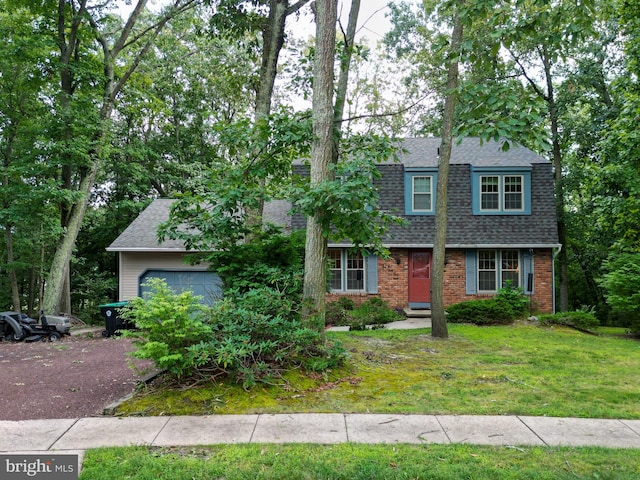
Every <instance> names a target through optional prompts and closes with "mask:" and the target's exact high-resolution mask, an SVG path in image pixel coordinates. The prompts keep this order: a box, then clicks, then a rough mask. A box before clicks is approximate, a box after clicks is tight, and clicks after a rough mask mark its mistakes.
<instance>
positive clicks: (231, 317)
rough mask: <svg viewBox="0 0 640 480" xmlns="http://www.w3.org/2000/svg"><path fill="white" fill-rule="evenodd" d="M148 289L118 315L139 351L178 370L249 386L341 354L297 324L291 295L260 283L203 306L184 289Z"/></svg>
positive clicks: (156, 285) (158, 283)
mask: <svg viewBox="0 0 640 480" xmlns="http://www.w3.org/2000/svg"><path fill="white" fill-rule="evenodd" d="M149 284H150V285H149V286H150V287H151V290H152V293H151V295H148V297H147V298H145V299H134V300H133V301H132V302H131V307H130V308H129V309H128V311H127V312H126V313H125V314H124V315H125V318H128V319H130V320H132V321H133V322H134V323H135V325H136V327H138V328H139V330H137V331H132V332H126V334H128V335H129V336H132V337H134V338H135V340H134V343H135V345H136V346H137V347H138V348H137V350H136V351H135V352H134V355H135V356H136V357H137V358H145V359H150V360H152V361H153V362H154V364H155V365H156V367H158V368H162V369H166V370H167V371H168V372H169V373H170V374H172V375H174V376H176V377H178V378H181V377H192V376H206V377H209V378H211V377H213V378H215V377H217V376H222V375H224V376H228V377H230V378H232V379H233V380H235V381H237V382H239V383H241V384H242V385H243V386H244V387H245V388H250V387H252V386H254V385H255V384H256V383H258V382H262V381H268V380H269V379H271V378H273V377H277V376H279V375H280V374H281V372H282V370H284V369H287V368H293V367H301V368H304V369H310V370H324V369H327V368H331V367H333V366H336V365H339V364H341V363H342V361H343V360H344V349H343V348H342V347H341V346H340V345H339V344H332V345H328V346H327V345H324V344H323V341H322V337H321V334H320V333H319V332H316V331H315V330H312V329H309V328H304V327H303V326H302V325H301V322H300V317H299V314H298V312H297V311H296V310H295V308H294V305H295V304H294V302H292V300H291V299H289V298H288V297H287V295H286V294H285V293H283V292H279V291H277V290H273V289H270V288H266V287H262V288H258V289H253V290H250V291H248V292H245V293H242V294H240V293H236V294H235V295H230V296H227V297H226V298H225V299H223V300H220V301H218V302H216V303H215V304H214V305H213V306H212V307H205V306H202V305H201V304H200V303H199V302H198V300H199V299H198V298H197V297H194V296H193V295H192V294H191V293H189V292H183V293H181V294H179V295H176V294H175V293H173V292H172V291H171V290H170V289H169V288H168V287H167V285H166V283H165V282H164V281H162V280H157V279H154V280H152V281H150V282H149Z"/></svg>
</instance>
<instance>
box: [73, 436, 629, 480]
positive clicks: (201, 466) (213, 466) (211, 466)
mask: <svg viewBox="0 0 640 480" xmlns="http://www.w3.org/2000/svg"><path fill="white" fill-rule="evenodd" d="M638 465H640V450H623V449H617V450H616V449H603V448H539V447H536V448H531V447H488V446H475V445H434V444H429V445H358V444H339V445H264V444H263V445H261V444H251V445H214V446H210V447H183V448H146V447H131V448H110V449H98V450H89V451H88V452H87V453H86V455H85V458H84V467H83V471H82V472H81V474H80V479H81V480H89V479H91V480H102V479H104V480H112V479H114V478H135V479H138V480H144V479H149V480H161V479H167V480H183V479H184V480H192V479H201V480H204V479H207V480H208V479H212V478H225V479H227V480H232V479H251V480H256V479H264V480H268V479H287V480H296V479H306V480H308V479H322V480H325V479H329V478H330V479H335V480H340V479H345V480H346V479H348V480H358V479H371V478H381V479H387V480H393V479H413V478H425V479H427V478H428V479H433V480H436V479H439V480H460V479H465V478H468V479H474V480H516V479H517V480H528V479H530V480H563V479H572V480H574V479H587V478H589V479H616V480H626V479H629V480H631V479H634V480H635V479H636V478H638V475H640V468H639V467H638Z"/></svg>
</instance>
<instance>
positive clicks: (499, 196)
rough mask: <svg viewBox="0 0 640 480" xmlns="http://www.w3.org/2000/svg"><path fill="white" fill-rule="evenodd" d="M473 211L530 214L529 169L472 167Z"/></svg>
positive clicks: (477, 212) (479, 213) (491, 213)
mask: <svg viewBox="0 0 640 480" xmlns="http://www.w3.org/2000/svg"><path fill="white" fill-rule="evenodd" d="M472 195H473V213H474V215H529V214H531V170H530V169H523V168H514V167H511V168H504V169H502V170H500V171H498V170H497V169H495V168H491V169H485V168H476V169H472Z"/></svg>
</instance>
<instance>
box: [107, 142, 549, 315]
mask: <svg viewBox="0 0 640 480" xmlns="http://www.w3.org/2000/svg"><path fill="white" fill-rule="evenodd" d="M439 146H440V139H439V138H413V139H406V140H405V141H404V142H403V144H402V147H403V149H404V152H403V153H402V154H401V155H400V158H399V160H400V161H399V162H397V163H396V162H388V163H384V164H380V165H379V166H378V168H379V169H380V171H381V173H382V176H381V178H380V179H379V180H377V184H376V187H377V188H378V191H379V196H380V203H379V206H378V207H379V208H381V209H385V210H387V211H390V212H393V213H395V214H397V215H399V216H402V217H403V218H405V219H406V220H407V223H408V225H407V226H394V227H392V228H391V230H390V231H389V232H388V235H387V237H386V238H385V239H384V244H385V246H387V247H388V248H389V250H390V251H391V256H390V258H387V259H382V258H377V257H375V256H373V255H371V256H365V257H363V256H361V255H359V254H357V253H353V252H352V251H350V247H351V246H352V245H350V244H349V243H348V242H338V243H330V244H329V260H330V279H329V289H330V293H329V294H328V295H329V299H330V300H331V299H335V298H337V297H339V296H350V297H351V298H353V299H354V300H355V301H357V302H359V301H364V300H365V299H367V298H369V297H371V296H378V297H381V298H382V299H384V300H386V301H387V302H388V303H389V305H390V306H392V307H399V308H405V307H412V308H428V307H429V306H430V303H431V270H432V250H433V243H434V236H435V206H436V183H437V176H438V171H437V170H438V148H439ZM448 197H449V198H448V207H447V214H448V225H447V244H446V264H445V292H444V298H445V304H447V305H449V304H452V303H457V302H460V301H464V300H469V299H475V298H484V297H487V296H491V295H494V294H495V293H496V292H497V290H498V289H500V288H501V287H502V286H504V285H505V284H506V283H507V282H511V284H512V285H515V286H521V287H523V289H524V290H525V293H526V294H528V295H531V299H532V301H533V303H534V305H535V308H536V309H537V310H539V311H542V312H552V311H553V310H554V294H553V292H554V275H553V257H554V254H555V253H556V252H557V251H559V249H560V248H561V245H560V244H558V234H557V221H556V214H555V202H554V182H553V174H552V168H551V164H550V162H549V161H548V160H546V159H544V158H543V157H541V156H539V155H537V154H535V153H534V152H532V151H531V150H529V149H526V148H523V147H516V146H512V148H511V149H509V150H507V151H503V150H502V149H501V144H499V143H496V142H489V143H485V144H482V145H481V142H480V140H479V139H476V138H467V139H464V140H463V141H462V142H461V143H460V144H454V146H453V150H452V154H451V162H450V169H449V185H448ZM170 204H171V200H156V201H155V202H153V203H152V204H151V205H150V206H149V207H148V208H147V210H145V211H144V212H142V213H141V215H140V217H138V219H136V220H135V221H134V222H133V223H132V224H131V225H130V226H129V227H128V228H127V229H126V230H125V231H124V232H123V233H122V235H120V236H119V237H118V238H117V239H116V240H115V241H114V242H113V244H112V245H111V246H110V247H109V248H108V250H110V251H116V252H119V259H120V260H119V264H120V269H119V271H120V273H119V282H120V293H119V300H127V299H129V298H131V297H134V296H137V295H140V294H141V292H142V287H141V285H142V284H143V283H144V282H145V281H146V280H147V279H148V278H150V277H153V276H161V277H163V278H166V279H167V281H168V282H169V283H170V284H171V285H173V286H174V287H175V288H176V289H178V290H181V289H184V288H191V289H193V290H195V291H196V293H199V294H204V295H205V296H208V297H209V298H213V297H214V296H215V295H217V294H218V293H219V286H220V279H219V277H218V276H217V275H215V273H213V272H207V271H206V268H205V267H203V266H185V265H184V264H183V263H182V258H183V257H184V255H185V253H186V251H185V249H184V247H183V246H182V245H181V244H179V242H174V241H166V242H164V243H163V244H160V245H159V244H158V243H157V240H156V235H155V232H156V229H157V226H158V225H159V224H160V222H162V221H164V220H166V219H167V218H168V214H169V206H170ZM287 210H288V206H287V205H286V204H284V203H276V204H272V205H269V206H268V208H267V212H266V215H267V216H268V217H269V219H270V220H272V221H274V220H275V221H276V222H279V223H282V224H285V225H287V227H289V226H291V228H303V227H304V219H303V218H302V217H301V216H299V215H294V216H293V218H291V217H287V216H286V215H285V213H286V211H287ZM192 283H193V285H191V284H192Z"/></svg>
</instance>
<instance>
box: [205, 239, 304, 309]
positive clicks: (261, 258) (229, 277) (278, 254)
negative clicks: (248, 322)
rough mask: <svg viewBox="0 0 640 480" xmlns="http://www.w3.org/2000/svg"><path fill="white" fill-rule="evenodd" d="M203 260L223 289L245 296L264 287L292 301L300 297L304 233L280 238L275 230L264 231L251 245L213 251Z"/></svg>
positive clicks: (298, 299) (246, 244)
mask: <svg viewBox="0 0 640 480" xmlns="http://www.w3.org/2000/svg"><path fill="white" fill-rule="evenodd" d="M205 260H206V261H208V262H209V263H210V264H211V267H210V268H211V269H212V270H213V271H215V272H216V273H217V274H218V275H220V277H221V278H222V280H223V281H224V285H225V289H226V290H231V291H235V292H238V293H245V292H248V291H249V290H251V289H254V288H258V289H259V288H262V287H265V286H266V287H270V288H272V289H275V290H279V291H281V292H284V293H286V294H287V296H288V297H289V298H291V299H294V300H295V301H300V298H301V297H302V280H303V275H304V232H293V233H292V234H291V235H282V234H281V233H280V231H279V230H278V229H275V228H271V229H267V230H266V231H264V232H261V234H260V236H259V237H257V238H254V239H253V240H252V241H251V242H248V243H244V244H239V245H237V246H236V247H234V248H232V249H230V250H219V251H215V252H212V253H210V254H208V255H207V257H206V258H205ZM226 293H227V292H226V291H225V294H226Z"/></svg>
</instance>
